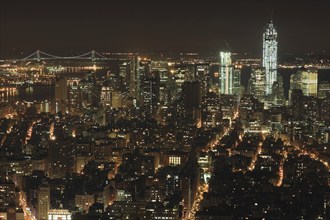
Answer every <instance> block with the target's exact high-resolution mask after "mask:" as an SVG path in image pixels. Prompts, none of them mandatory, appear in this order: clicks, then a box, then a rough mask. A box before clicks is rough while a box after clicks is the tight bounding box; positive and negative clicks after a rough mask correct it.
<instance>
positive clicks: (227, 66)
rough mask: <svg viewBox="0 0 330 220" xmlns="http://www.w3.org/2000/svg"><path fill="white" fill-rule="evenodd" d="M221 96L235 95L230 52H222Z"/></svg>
mask: <svg viewBox="0 0 330 220" xmlns="http://www.w3.org/2000/svg"><path fill="white" fill-rule="evenodd" d="M220 94H227V95H232V94H233V67H232V63H231V53H230V52H224V51H221V52H220Z"/></svg>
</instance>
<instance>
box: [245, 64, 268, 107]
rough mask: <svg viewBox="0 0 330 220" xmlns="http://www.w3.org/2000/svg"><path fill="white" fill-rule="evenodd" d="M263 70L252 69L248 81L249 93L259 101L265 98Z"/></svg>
mask: <svg viewBox="0 0 330 220" xmlns="http://www.w3.org/2000/svg"><path fill="white" fill-rule="evenodd" d="M265 75H266V74H265V69H264V68H255V69H252V74H251V78H250V80H249V93H250V94H252V95H254V97H255V98H257V99H258V100H259V101H261V100H263V99H264V97H265V88H266V85H265Z"/></svg>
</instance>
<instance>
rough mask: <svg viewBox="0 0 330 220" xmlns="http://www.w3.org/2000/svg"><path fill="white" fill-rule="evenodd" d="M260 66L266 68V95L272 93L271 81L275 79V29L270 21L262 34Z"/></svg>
mask: <svg viewBox="0 0 330 220" xmlns="http://www.w3.org/2000/svg"><path fill="white" fill-rule="evenodd" d="M262 66H263V67H264V68H265V70H266V95H269V94H272V87H273V83H274V82H275V81H277V30H276V29H275V27H274V24H273V22H272V21H271V22H270V23H269V24H267V26H266V28H265V32H264V34H263V57H262Z"/></svg>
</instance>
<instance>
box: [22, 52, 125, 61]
mask: <svg viewBox="0 0 330 220" xmlns="http://www.w3.org/2000/svg"><path fill="white" fill-rule="evenodd" d="M19 60H20V61H41V60H92V61H102V60H104V61H106V60H125V59H120V58H108V57H105V56H103V55H101V54H100V53H98V52H96V51H95V50H92V51H90V52H88V53H84V54H81V55H77V56H71V57H61V56H56V55H52V54H49V53H45V52H43V51H41V50H37V51H35V52H34V53H32V54H30V55H29V56H27V57H24V58H23V59H19Z"/></svg>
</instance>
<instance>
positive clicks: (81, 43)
mask: <svg viewBox="0 0 330 220" xmlns="http://www.w3.org/2000/svg"><path fill="white" fill-rule="evenodd" d="M0 1H1V3H0V47H1V52H0V56H1V57H6V56H11V55H12V54H18V53H19V52H21V51H24V54H29V53H30V52H33V51H35V50H37V49H40V50H44V51H49V52H53V53H57V54H59V53H60V54H61V53H62V54H63V53H70V52H71V51H75V52H77V51H88V50H91V49H96V50H98V51H128V50H129V51H136V50H140V51H141V50H142V51H147V50H151V51H168V50H173V51H181V50H183V51H210V52H213V51H218V50H220V49H224V48H226V44H225V40H226V41H228V42H229V44H230V47H231V48H232V50H233V51H237V52H249V53H253V54H261V44H262V39H261V38H262V31H263V27H264V25H265V23H266V22H268V21H269V14H270V13H269V11H270V9H273V11H274V16H273V20H274V23H275V25H276V26H277V28H278V33H279V53H281V54H286V53H294V54H304V53H307V52H314V53H323V51H325V53H327V54H329V51H330V49H329V48H330V46H329V41H330V40H329V39H330V34H329V32H330V30H329V29H330V12H329V8H330V2H329V1H315V0H311V1H300V2H298V1H279V2H271V1H265V2H263V1H244V2H243V1H230V2H229V1H192V2H187V1H179V2H177V1H142V2H140V1H139V2H131V1H105V0H104V1H101V0H96V1H79V2H78V1H72V0H71V1H48V0H44V1H17V0H13V1H12V0H0Z"/></svg>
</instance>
